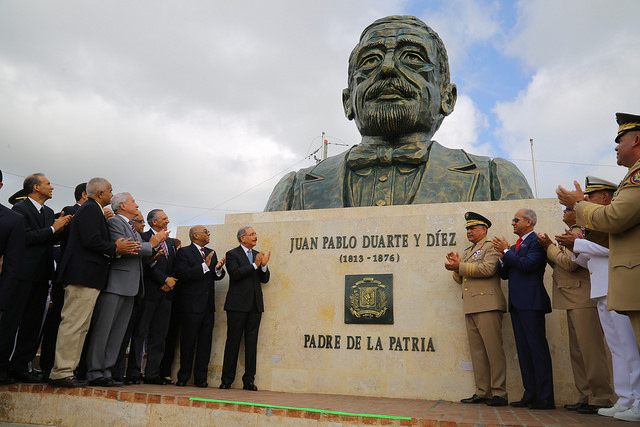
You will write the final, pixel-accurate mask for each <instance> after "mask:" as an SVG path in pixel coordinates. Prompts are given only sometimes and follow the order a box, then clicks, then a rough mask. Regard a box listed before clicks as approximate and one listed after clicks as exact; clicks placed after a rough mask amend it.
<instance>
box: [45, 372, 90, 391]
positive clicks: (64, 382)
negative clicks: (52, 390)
mask: <svg viewBox="0 0 640 427" xmlns="http://www.w3.org/2000/svg"><path fill="white" fill-rule="evenodd" d="M49 384H50V385H52V386H53V387H65V388H79V387H86V386H87V383H86V381H80V380H79V379H77V378H76V377H74V376H73V375H71V376H70V377H65V378H60V379H57V380H51V381H49Z"/></svg>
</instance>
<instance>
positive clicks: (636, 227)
mask: <svg viewBox="0 0 640 427" xmlns="http://www.w3.org/2000/svg"><path fill="white" fill-rule="evenodd" d="M575 210H576V219H577V222H578V224H579V225H582V226H584V227H587V228H588V229H590V230H597V231H603V232H606V233H609V250H610V251H611V253H610V254H609V293H608V294H607V308H608V309H609V310H617V311H626V310H630V311H636V310H640V160H638V161H637V162H636V163H635V164H634V165H633V166H632V167H630V168H629V171H628V172H627V174H626V175H625V177H624V178H623V179H622V182H621V183H620V185H619V186H618V191H616V193H615V195H614V197H613V200H612V201H611V204H610V205H608V206H603V205H598V204H595V203H589V202H584V201H581V202H580V203H578V204H576V207H575Z"/></svg>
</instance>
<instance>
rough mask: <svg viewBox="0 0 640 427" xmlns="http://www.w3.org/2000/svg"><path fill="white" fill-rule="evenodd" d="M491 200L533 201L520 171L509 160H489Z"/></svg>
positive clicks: (525, 179) (498, 158)
mask: <svg viewBox="0 0 640 427" xmlns="http://www.w3.org/2000/svg"><path fill="white" fill-rule="evenodd" d="M491 199H492V200H520V199H533V192H532V191H531V187H530V186H529V183H528V182H527V178H525V177H524V175H523V174H522V172H520V169H518V167H517V166H516V165H514V164H513V163H511V162H510V161H509V160H506V159H503V158H500V157H496V158H495V159H493V160H491Z"/></svg>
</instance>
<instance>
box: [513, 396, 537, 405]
mask: <svg viewBox="0 0 640 427" xmlns="http://www.w3.org/2000/svg"><path fill="white" fill-rule="evenodd" d="M533 402H535V400H534V399H525V398H524V397H523V398H522V399H520V400H518V401H517V402H511V403H510V404H509V405H510V406H513V407H514V408H527V407H528V406H529V405H531V404H532V403H533Z"/></svg>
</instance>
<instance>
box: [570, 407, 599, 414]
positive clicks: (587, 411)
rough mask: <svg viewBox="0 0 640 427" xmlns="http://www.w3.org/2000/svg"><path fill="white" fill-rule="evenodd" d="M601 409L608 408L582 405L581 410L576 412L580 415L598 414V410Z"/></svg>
mask: <svg viewBox="0 0 640 427" xmlns="http://www.w3.org/2000/svg"><path fill="white" fill-rule="evenodd" d="M600 408H606V406H598V405H582V406H581V407H580V408H578V409H576V412H577V413H579V414H597V413H598V409H600Z"/></svg>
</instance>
